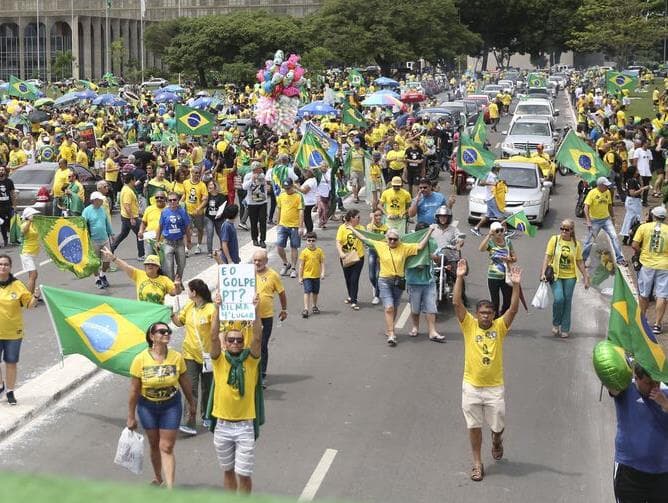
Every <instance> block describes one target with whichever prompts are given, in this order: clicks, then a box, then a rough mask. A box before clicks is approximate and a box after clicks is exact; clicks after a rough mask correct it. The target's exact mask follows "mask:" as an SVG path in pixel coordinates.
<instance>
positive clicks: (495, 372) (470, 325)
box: [452, 260, 522, 482]
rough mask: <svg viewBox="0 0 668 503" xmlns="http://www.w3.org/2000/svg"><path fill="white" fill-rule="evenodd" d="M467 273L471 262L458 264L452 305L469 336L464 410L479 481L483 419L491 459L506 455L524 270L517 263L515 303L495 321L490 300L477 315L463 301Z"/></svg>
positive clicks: (512, 275) (473, 475)
mask: <svg viewBox="0 0 668 503" xmlns="http://www.w3.org/2000/svg"><path fill="white" fill-rule="evenodd" d="M466 272H467V265H466V261H465V260H460V261H459V263H458V264H457V280H456V281H455V288H454V292H453V298H452V305H453V307H454V309H455V315H456V316H457V321H458V322H459V327H460V328H461V331H462V335H463V336H464V378H463V382H462V411H463V412H464V418H465V419H466V427H467V428H468V430H469V441H470V443H471V451H472V454H473V467H472V469H471V480H473V481H476V482H479V481H481V480H482V479H483V477H484V476H485V469H484V467H483V464H482V459H481V454H480V450H481V448H482V426H483V421H485V422H487V424H488V425H489V427H490V429H491V430H492V457H493V458H494V459H495V460H497V461H498V460H500V459H501V458H502V457H503V431H504V429H505V412H506V404H505V389H504V379H503V342H504V339H505V337H506V334H507V333H508V330H510V326H511V325H512V323H513V320H514V319H515V315H516V314H517V310H518V307H519V302H520V280H521V277H522V272H521V270H520V269H519V268H517V267H513V268H511V270H510V280H511V281H512V283H513V293H512V297H511V300H510V307H509V308H508V310H507V311H506V312H505V313H504V314H503V315H502V316H500V317H498V318H496V319H494V305H493V304H492V302H491V301H489V300H481V301H479V302H478V304H477V305H476V316H475V317H474V316H473V315H472V314H471V313H469V312H468V311H467V309H466V307H465V306H464V300H463V291H464V276H465V275H466Z"/></svg>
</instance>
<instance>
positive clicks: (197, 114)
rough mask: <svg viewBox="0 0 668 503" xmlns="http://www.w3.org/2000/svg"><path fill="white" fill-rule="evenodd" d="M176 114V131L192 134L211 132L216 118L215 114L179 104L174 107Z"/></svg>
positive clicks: (199, 134) (204, 134)
mask: <svg viewBox="0 0 668 503" xmlns="http://www.w3.org/2000/svg"><path fill="white" fill-rule="evenodd" d="M174 114H175V116H176V133H177V134H187V135H191V136H207V135H210V134H211V130H212V129H213V126H214V124H215V123H216V118H215V117H214V116H213V114H210V113H209V112H205V111H203V110H198V109H196V108H191V107H186V106H184V105H179V104H177V105H176V106H175V107H174Z"/></svg>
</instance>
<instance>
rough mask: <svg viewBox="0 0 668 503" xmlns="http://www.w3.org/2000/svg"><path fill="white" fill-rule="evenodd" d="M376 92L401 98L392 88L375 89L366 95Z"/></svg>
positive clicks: (372, 94)
mask: <svg viewBox="0 0 668 503" xmlns="http://www.w3.org/2000/svg"><path fill="white" fill-rule="evenodd" d="M376 94H389V95H390V96H392V97H393V98H396V99H398V100H400V99H401V95H400V94H399V93H395V92H394V91H392V89H381V90H380V91H376V92H375V93H371V94H370V95H369V96H368V97H371V96H375V95H376Z"/></svg>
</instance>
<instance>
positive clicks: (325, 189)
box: [317, 169, 332, 197]
mask: <svg viewBox="0 0 668 503" xmlns="http://www.w3.org/2000/svg"><path fill="white" fill-rule="evenodd" d="M331 177H332V170H331V169H328V170H327V171H325V172H324V173H323V174H322V177H321V178H320V183H319V184H318V191H317V194H318V195H319V196H322V197H329V192H330V190H331V189H332V185H331V184H330V180H331V179H332V178H331Z"/></svg>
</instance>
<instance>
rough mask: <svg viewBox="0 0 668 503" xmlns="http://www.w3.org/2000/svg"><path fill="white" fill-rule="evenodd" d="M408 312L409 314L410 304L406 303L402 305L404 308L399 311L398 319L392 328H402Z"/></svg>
mask: <svg viewBox="0 0 668 503" xmlns="http://www.w3.org/2000/svg"><path fill="white" fill-rule="evenodd" d="M409 314H411V305H410V304H408V303H407V304H406V306H405V307H404V310H403V311H401V315H399V319H398V320H397V321H396V323H395V324H394V328H398V329H399V330H401V329H402V328H404V326H406V322H407V321H408V315H409Z"/></svg>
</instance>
